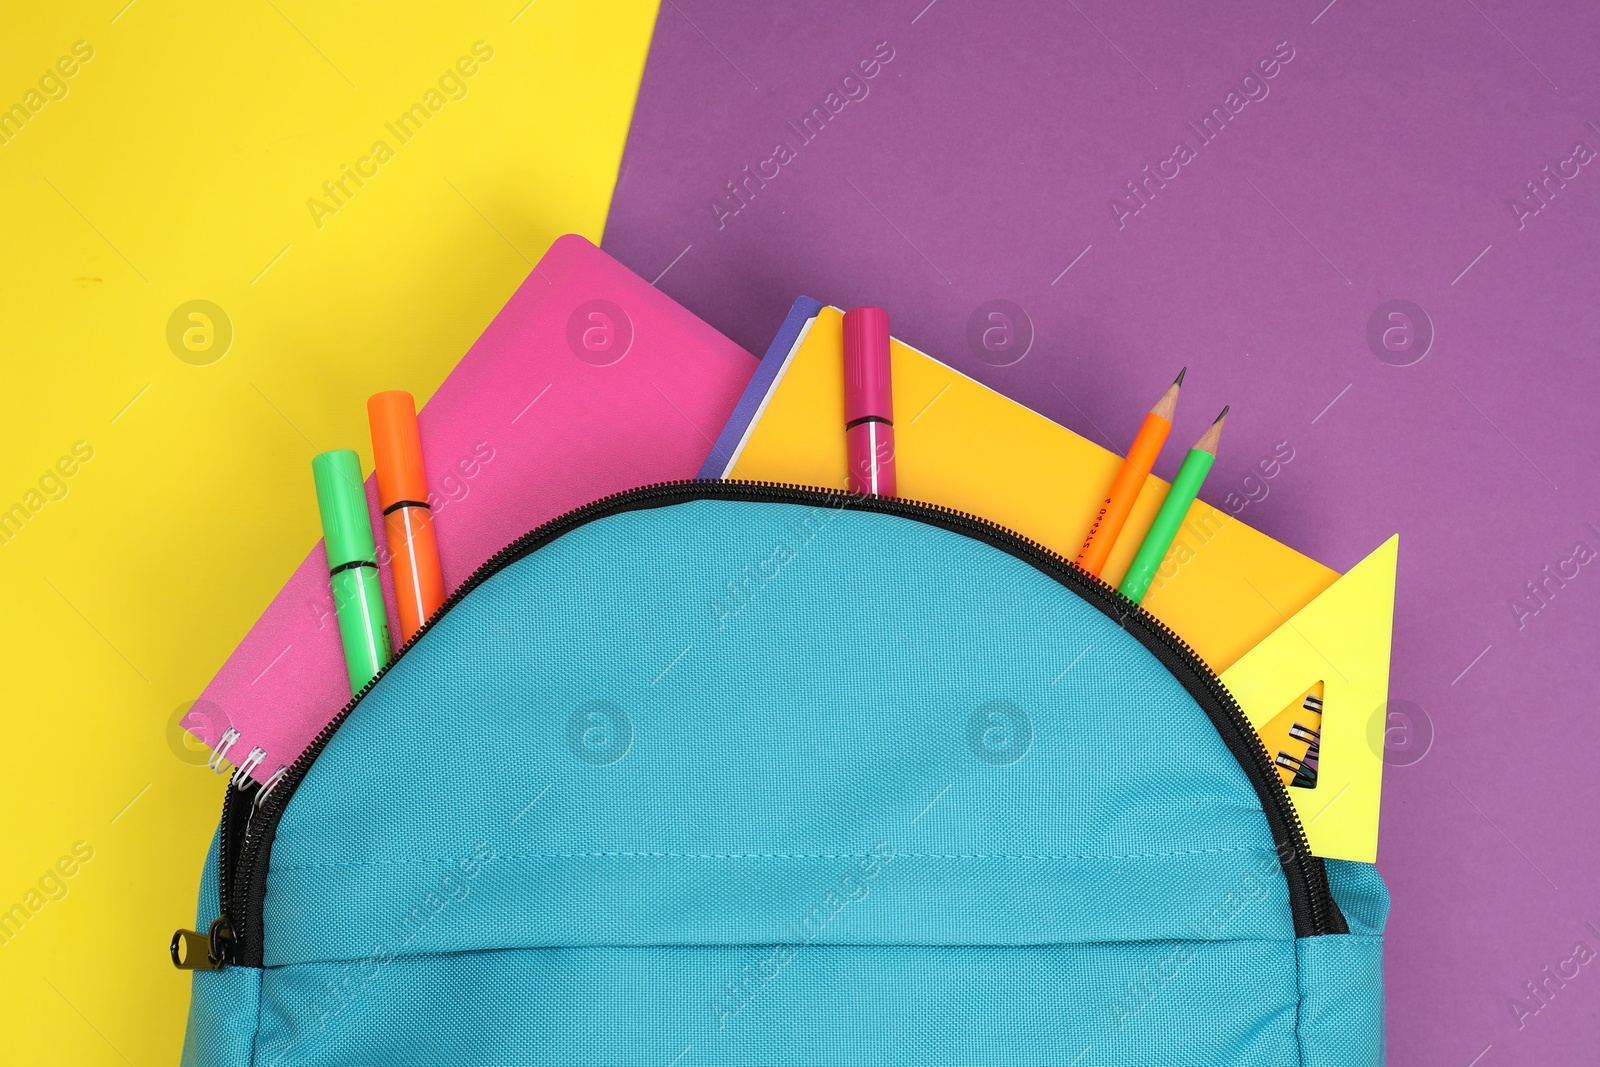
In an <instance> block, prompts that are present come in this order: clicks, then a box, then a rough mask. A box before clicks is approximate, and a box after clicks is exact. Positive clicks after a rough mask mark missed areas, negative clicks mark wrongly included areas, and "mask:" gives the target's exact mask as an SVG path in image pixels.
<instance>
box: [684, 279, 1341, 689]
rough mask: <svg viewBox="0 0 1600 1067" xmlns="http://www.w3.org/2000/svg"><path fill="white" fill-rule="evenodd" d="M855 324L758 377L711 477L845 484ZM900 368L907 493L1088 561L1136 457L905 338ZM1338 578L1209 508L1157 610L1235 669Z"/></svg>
mask: <svg viewBox="0 0 1600 1067" xmlns="http://www.w3.org/2000/svg"><path fill="white" fill-rule="evenodd" d="M813 306H815V305H813ZM792 318H793V317H791V321H792ZM842 319H843V313H842V312H840V311H839V310H838V309H836V308H829V307H825V308H822V309H821V310H820V311H818V312H817V314H816V317H815V318H814V319H811V320H810V322H809V323H808V324H806V325H803V326H802V327H801V336H800V337H799V339H798V341H797V343H796V344H795V345H794V346H793V347H792V348H790V349H789V350H788V355H787V359H786V360H785V357H784V354H783V353H782V352H769V353H768V355H767V357H766V360H763V363H764V364H765V363H766V362H767V361H768V360H772V359H773V358H774V357H776V358H777V359H779V360H780V361H784V362H783V365H782V366H781V367H777V368H776V369H777V374H776V377H773V376H772V374H771V373H770V372H769V373H768V374H767V375H762V374H761V373H760V372H758V374H757V378H756V382H757V383H759V382H761V381H762V379H763V377H766V378H767V379H769V380H770V382H771V384H770V386H769V388H768V389H767V392H766V395H765V398H764V400H765V402H764V404H761V405H760V406H758V407H755V408H753V410H751V411H750V415H751V416H752V417H751V418H750V420H749V421H748V423H747V424H745V425H744V426H739V427H734V432H733V433H732V434H729V437H730V438H733V437H734V436H735V435H736V437H737V439H736V440H735V441H734V442H733V447H732V455H731V458H730V459H729V460H728V461H727V462H726V463H725V464H724V465H723V468H722V469H721V470H720V471H715V472H708V473H713V474H720V475H721V476H723V477H728V478H755V479H767V480H773V481H784V482H792V483H796V484H800V485H816V486H824V487H833V488H839V489H843V488H844V487H845V451H844V432H843V429H842V424H841V419H842V412H843V411H844V348H843V344H844V342H843V335H842V332H841V330H842V326H841V320H842ZM780 340H781V338H780ZM775 347H776V346H775ZM891 360H892V364H893V371H894V407H895V427H894V432H895V468H896V476H897V478H898V481H899V491H900V495H901V496H903V497H906V498H908V499H911V500H923V501H927V502H928V503H931V504H943V505H944V506H946V507H951V508H957V509H959V510H961V511H967V512H971V513H972V514H974V515H979V516H982V517H983V518H986V519H989V520H990V521H992V522H997V523H999V524H1000V525H1002V526H1006V527H1009V528H1010V529H1012V530H1015V531H1016V532H1018V533H1020V534H1022V535H1024V536H1025V537H1030V538H1032V539H1033V540H1035V541H1038V542H1039V543H1040V544H1043V545H1045V546H1047V547H1049V548H1051V549H1053V550H1055V551H1056V552H1059V553H1060V554H1061V555H1063V556H1066V557H1067V558H1068V559H1071V558H1073V557H1074V556H1076V555H1077V553H1078V548H1079V547H1080V546H1081V545H1082V544H1083V537H1084V534H1085V533H1086V532H1087V530H1088V526H1089V520H1090V517H1091V516H1092V515H1093V514H1094V511H1095V508H1096V507H1098V506H1099V503H1100V500H1101V498H1102V497H1103V496H1104V494H1105V490H1106V487H1107V486H1109V485H1110V484H1111V480H1112V479H1113V478H1114V477H1115V476H1116V473H1117V468H1118V466H1119V465H1120V464H1121V462H1122V457H1120V456H1118V455H1116V454H1115V453H1113V452H1109V451H1107V450H1106V449H1104V448H1101V447H1100V446H1099V445H1097V444H1095V443H1094V442H1092V441H1088V440H1086V439H1084V438H1082V437H1079V436H1078V435H1077V434H1075V433H1073V432H1072V431H1071V430H1069V429H1067V428H1066V427H1064V426H1062V425H1060V424H1059V423H1056V422H1052V421H1051V420H1050V419H1047V418H1045V417H1044V416H1043V415H1040V414H1039V413H1038V412H1036V411H1033V410H1031V409H1029V408H1026V407H1024V406H1022V405H1021V404H1019V403H1017V402H1016V401H1014V400H1009V399H1007V398H1006V397H1004V396H1001V395H1000V394H999V393H997V392H995V391H994V390H993V389H990V388H989V387H987V386H985V385H981V384H979V383H978V382H975V381H973V380H972V379H971V378H968V377H967V376H966V375H964V374H961V373H960V372H959V371H955V370H952V369H951V368H949V367H947V366H945V365H944V364H943V363H940V362H939V361H938V360H936V359H934V358H933V357H931V356H929V355H926V354H925V353H922V352H918V351H917V350H916V349H914V348H911V347H910V346H908V345H904V344H901V343H900V342H899V341H895V342H893V345H892V356H891ZM741 410H744V406H743V405H741ZM738 417H739V415H738V413H736V414H735V418H738ZM1132 432H1133V431H1132V429H1130V430H1129V436H1130V439H1131V436H1132ZM716 455H717V453H715V452H714V453H713V456H714V457H715V456H716ZM1166 486H1167V483H1166V482H1164V481H1162V480H1161V479H1160V478H1157V477H1155V476H1154V475H1152V476H1151V477H1150V479H1149V480H1148V481H1147V482H1146V484H1145V487H1144V490H1143V491H1142V492H1141V493H1140V494H1139V500H1138V503H1137V504H1136V505H1135V506H1134V509H1133V514H1132V515H1130V516H1129V517H1128V524H1127V526H1126V528H1125V531H1124V533H1123V535H1122V537H1121V538H1120V539H1119V540H1118V541H1117V547H1116V550H1115V551H1114V552H1112V554H1111V559H1110V560H1109V561H1108V562H1107V564H1106V567H1105V570H1104V571H1103V572H1102V574H1101V577H1102V578H1104V579H1105V580H1106V581H1107V582H1109V583H1111V584H1112V585H1115V584H1116V583H1117V581H1118V580H1119V579H1120V578H1121V577H1122V573H1123V571H1125V570H1127V568H1128V563H1129V561H1130V560H1132V559H1133V554H1134V552H1135V551H1136V550H1137V549H1138V547H1139V544H1138V542H1139V538H1138V533H1139V531H1142V530H1144V529H1145V528H1146V527H1148V526H1149V525H1150V520H1151V519H1152V518H1154V517H1155V513H1156V509H1157V508H1158V507H1160V506H1161V501H1162V498H1163V497H1164V496H1165V495H1166ZM1338 577H1339V575H1338V573H1337V572H1335V571H1333V570H1330V569H1329V568H1327V567H1324V566H1323V565H1322V564H1320V563H1318V562H1317V561H1316V560H1313V559H1311V558H1310V557H1308V556H1303V555H1301V554H1300V553H1298V552H1296V551H1295V550H1294V549H1292V548H1289V547H1287V546H1286V545H1282V544H1279V543H1278V542H1277V541H1274V540H1273V539H1272V538H1270V537H1268V536H1267V535H1265V534H1263V533H1261V532H1259V531H1257V530H1253V529H1251V528H1250V527H1249V526H1246V525H1245V524H1244V523H1242V522H1240V521H1239V520H1238V519H1235V518H1234V517H1233V516H1231V515H1229V514H1227V513H1226V512H1223V511H1219V510H1218V509H1216V508H1214V507H1212V506H1211V505H1209V504H1206V503H1204V502H1202V501H1198V500H1197V501H1195V503H1194V506H1193V507H1191V508H1190V509H1189V515H1188V518H1186V519H1185V520H1184V524H1183V528H1182V530H1181V532H1180V533H1179V534H1178V537H1177V540H1176V541H1175V542H1174V543H1173V547H1172V551H1171V552H1170V553H1169V554H1168V556H1167V558H1166V560H1165V561H1164V562H1163V563H1162V565H1161V569H1160V571H1159V572H1158V573H1157V575H1156V578H1155V581H1153V582H1152V583H1151V585H1150V593H1149V595H1148V596H1147V597H1146V598H1145V601H1144V606H1145V607H1146V608H1147V609H1149V611H1150V612H1151V613H1152V614H1154V615H1155V616H1156V618H1158V619H1160V620H1161V621H1162V622H1165V623H1166V624H1167V625H1168V626H1170V627H1172V629H1173V630H1174V631H1175V632H1176V633H1177V634H1178V635H1179V636H1180V637H1182V638H1183V639H1184V640H1186V641H1188V642H1189V644H1190V645H1192V646H1193V647H1194V650H1195V651H1196V652H1197V653H1199V655H1200V658H1201V659H1203V660H1205V661H1206V662H1207V663H1208V664H1210V665H1211V667H1212V669H1213V670H1216V671H1218V672H1221V671H1223V670H1226V669H1227V668H1228V667H1229V666H1230V665H1231V664H1232V663H1233V662H1234V661H1235V660H1237V659H1238V658H1239V657H1240V656H1242V655H1244V654H1245V653H1246V652H1247V651H1249V650H1250V649H1251V648H1253V647H1255V645H1257V644H1258V643H1260V642H1261V641H1262V640H1263V639H1264V638H1265V637H1266V636H1267V635H1268V634H1270V633H1272V632H1273V631H1274V630H1276V629H1277V628H1278V627H1279V626H1281V625H1283V623H1284V621H1285V620H1286V619H1287V618H1288V617H1289V616H1291V615H1293V614H1294V613H1295V612H1297V611H1299V610H1300V609H1301V608H1302V607H1304V606H1305V605H1306V604H1309V603H1310V602H1311V600H1312V599H1313V598H1314V597H1316V595H1317V594H1318V593H1321V592H1322V591H1323V590H1324V589H1326V588H1328V587H1329V586H1330V585H1332V584H1333V582H1334V580H1335V579H1337V578H1338ZM1291 695H1292V694H1291ZM1285 699H1286V700H1287V699H1288V698H1287V697H1286V698H1285ZM1279 707H1282V704H1280V705H1279Z"/></svg>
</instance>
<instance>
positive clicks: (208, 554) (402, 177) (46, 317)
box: [0, 0, 656, 1067]
mask: <svg viewBox="0 0 1600 1067" xmlns="http://www.w3.org/2000/svg"><path fill="white" fill-rule="evenodd" d="M125 2H126V0H107V2H105V3H96V4H55V3H52V4H39V5H32V6H30V7H29V8H28V9H27V11H26V15H24V14H23V13H22V11H21V9H17V10H13V11H11V12H9V13H8V16H7V18H6V31H7V32H6V33H5V34H4V35H3V36H0V106H3V107H9V106H10V104H12V103H20V102H23V100H24V96H25V94H26V93H27V92H28V90H29V89H30V88H32V87H36V86H37V83H38V80H39V79H40V77H41V76H42V75H44V74H45V73H46V71H47V70H49V69H51V67H52V65H53V64H54V63H55V61H56V60H57V59H58V58H59V57H61V56H64V55H68V54H69V53H70V51H71V48H72V46H73V44H74V42H77V41H86V42H87V43H88V44H89V45H90V46H91V47H92V48H93V49H94V56H93V58H92V59H91V60H90V61H88V62H87V63H84V64H83V65H82V66H81V68H80V69H79V70H78V71H77V73H76V74H75V75H74V76H73V77H71V78H69V79H63V81H64V82H65V84H66V87H67V94H66V96H65V97H64V98H62V99H59V100H52V101H50V102H49V103H48V104H46V105H45V106H44V107H43V108H41V109H40V110H39V111H38V112H37V113H36V114H34V115H33V116H32V118H31V120H30V121H28V122H27V124H26V125H25V126H24V128H23V129H22V131H21V133H20V134H17V135H16V136H14V137H13V138H12V139H11V140H10V142H9V143H5V144H0V205H3V206H0V219H3V225H4V228H5V240H4V243H3V245H0V247H3V248H4V252H5V255H4V260H3V263H0V271H3V272H4V274H3V277H0V359H3V361H4V376H5V385H6V387H5V388H4V389H3V390H0V510H3V509H9V508H10V507H11V506H12V505H13V504H23V505H24V507H26V504H27V502H28V501H29V500H30V499H32V500H33V501H35V502H37V501H38V500H42V499H45V497H44V494H43V493H42V492H41V493H40V495H39V496H38V497H36V498H29V497H28V496H27V494H28V493H29V492H30V490H37V489H39V481H40V478H41V477H42V476H44V475H45V473H46V472H47V471H49V470H51V469H52V467H53V465H54V464H55V463H56V462H57V460H58V459H59V458H60V457H62V456H66V455H69V454H70V452H71V449H72V447H73V445H74V443H75V442H78V441H84V442H87V443H88V446H89V447H92V449H93V458H92V459H91V460H90V461H88V462H87V463H84V464H82V465H81V467H79V469H77V470H76V472H75V473H74V474H73V475H72V476H71V477H70V478H65V479H62V482H63V483H64V485H65V488H66V495H65V496H64V497H61V498H60V499H55V500H47V501H46V502H45V503H44V505H43V506H42V507H40V508H39V509H38V511H37V513H35V514H32V515H31V517H30V518H29V519H28V520H27V522H26V524H25V525H24V526H23V527H22V529H21V530H20V532H19V533H16V534H15V536H13V537H12V538H11V540H10V541H9V542H8V543H5V544H0V602H3V604H4V611H3V615H0V619H3V622H0V626H3V628H4V629H3V632H0V650H3V651H0V656H3V660H0V663H3V672H4V673H3V677H4V685H5V695H6V699H5V703H4V706H5V714H6V717H7V730H6V732H5V744H4V745H0V911H4V910H6V909H9V908H10V907H11V906H12V905H13V904H23V903H24V902H25V901H26V900H27V899H28V894H29V892H30V890H37V889H38V888H39V886H40V880H41V878H46V876H47V875H48V874H49V872H51V871H52V870H53V869H54V865H55V864H56V863H57V861H58V860H60V859H61V858H62V857H64V856H70V855H71V852H72V849H73V846H74V844H75V843H77V842H80V841H81V842H86V843H87V846H88V847H90V848H92V849H93V850H94V851H93V858H92V859H91V860H90V861H88V862H87V863H84V864H81V866H78V867H77V868H76V869H75V873H74V874H73V875H72V876H71V877H70V878H62V879H61V881H60V883H55V882H51V881H50V880H49V879H48V878H46V882H47V884H48V885H49V886H50V887H51V888H52V889H53V890H54V891H55V892H56V893H57V895H59V894H60V887H61V886H62V885H64V886H65V888H66V895H65V896H64V897H61V898H60V899H55V900H48V902H47V903H45V904H44V905H43V906H42V907H40V908H39V910H38V911H37V913H35V914H33V915H32V917H31V918H30V919H29V920H28V921H27V922H26V923H25V924H24V925H23V926H22V928H21V929H20V931H17V932H15V933H13V934H11V936H10V939H9V941H8V942H6V943H4V944H0V1035H3V1036H0V1042H3V1046H4V1058H5V1059H6V1061H7V1062H18V1063H23V1062H47V1061H48V1062H59V1063H74V1064H123V1063H133V1064H136V1065H139V1067H144V1065H146V1064H159V1063H174V1062H176V1061H177V1058H178V1052H179V1049H180V1047H181V1042H182V1031H183V1025H184V1018H185V1012H186V1008H187V1002H188V996H189V980H188V977H187V975H183V974H180V973H179V972H177V971H175V970H174V969H173V968H172V966H171V964H170V962H169V961H168V959H167V941H168V939H169V937H170V936H171V933H172V931H173V929H174V928H175V927H178V926H180V925H182V926H188V925H192V924H193V922H194V918H195V916H194V911H195V907H194V905H195V889H196V884H197V881H198V876H199V871H200V865H201V862H202V859H203V857H204V851H205V848H206V845H207V842H208V841H209V839H210V836H211V833H212V831H213V829H214V827H215V824H216V820H217V816H218V813H219V807H220V801H221V796H222V787H223V779H222V778H219V777H217V776H215V775H213V774H212V773H211V772H209V771H208V770H206V769H205V766H204V753H203V752H198V751H196V750H195V749H194V748H192V747H187V746H186V745H185V744H184V743H183V741H182V740H181V738H180V736H179V735H178V734H177V732H176V731H175V730H174V729H173V726H172V724H173V723H174V722H175V719H176V717H177V715H178V714H180V713H181V709H182V708H183V706H184V705H185V704H186V702H188V701H191V700H193V699H194V698H195V697H196V696H197V695H198V694H199V692H200V690H201V689H202V687H203V686H204V685H205V683H206V682H207V681H208V680H209V678H210V677H211V674H212V673H213V672H214V671H215V669H216V668H217V666H218V665H219V664H220V663H221V662H222V660H223V659H224V658H225V657H226V656H227V654H228V653H229V651H231V649H232V648H233V646H234V645H235V644H236V643H237V642H238V640H239V639H240V638H241V637H242V636H243V634H244V632H245V630H246V629H247V628H248V626H249V624H250V623H251V622H252V621H253V620H254V619H255V617H256V616H257V614H258V613H259V612H260V611H261V610H262V609H263V608H264V607H265V606H266V604H267V602H268V600H269V599H270V598H271V596H272V594H273V593H274V592H275V591H276V590H277V589H278V587H279V586H280V585H281V584H282V583H283V581H284V580H285V579H286V578H287V577H288V575H289V574H290V572H291V571H292V570H293V568H294V567H295V565H296V564H297V563H298V562H299V561H300V560H301V559H302V558H303V557H304V555H305V553H306V551H307V549H308V548H309V547H310V546H311V544H312V543H313V542H314V541H315V540H316V537H317V527H316V521H317V520H316V508H315V506H314V498H313V496H312V490H311V478H310V463H309V461H310V458H311V456H312V454H313V453H314V452H315V451H318V450H322V449H327V448H334V447H353V448H356V449H357V450H358V451H360V452H361V454H362V459H363V464H364V465H365V466H367V467H368V468H370V464H371V449H370V442H369V440H368V437H367V429H366V417H365V409H364V401H365V398H366V396H367V395H368V394H369V393H371V392H374V391H376V390H378V389H382V388H406V389H410V390H412V391H413V392H414V393H416V394H417V397H418V400H419V401H420V400H422V399H425V398H426V397H427V396H428V395H429V394H430V393H431V392H432V390H433V389H434V388H435V387H436V386H437V385H438V383H439V382H440V380H441V379H442V378H443V377H444V375H445V374H446V373H447V372H448V370H449V368H450V367H451V366H452V365H454V363H455V361H456V360H457V359H458V358H459V357H460V356H461V354H462V353H463V352H465V350H466V349H467V347H468V346H469V345H470V344H471V342H472V341H473V340H474V339H475V338H476V337H477V335H478V333H479V332H480V331H481V330H482V329H483V327H484V326H485V325H486V324H487V323H488V322H489V320H490V319H491V318H492V317H493V316H494V313H495V311H496V310H498V309H499V307H500V306H501V304H502V303H503V302H504V301H505V300H506V298H507V297H508V296H509V295H510V294H511V292H512V291H513V290H514V289H515V287H516V286H517V284H518V283H519V282H520V281H521V279H522V278H523V277H524V276H525V275H526V274H527V273H528V270H529V268H530V266H531V264H532V263H533V262H534V261H535V260H537V259H538V257H539V256H540V255H541V254H542V253H543V251H544V250H545V248H546V247H547V246H548V245H549V243H550V241H551V240H553V239H554V238H555V237H556V236H558V235H560V234H562V233H564V232H568V231H572V232H577V233H581V234H584V235H586V236H588V237H589V238H590V239H592V240H595V241H598V240H599V238H600V234H601V230H602V228H603V225H604V222H605V213H606V209H607V206H608V204H609V201H610V197H611V191H612V187H613V184H614V182H615V177H616V169H617V163H618V161H619V159H620V155H621V150H622V143H623V138H624V135H625V133H626V128H627V123H628V120H629V118H630V115H631V112H632V107H633V100H634V95H635V93H636V91H637V88H638V83H639V76H640V72H641V70H642V68H643V63H644V55H645V50H646V48H647V46H648V43H649V36H650V31H651V28H652V26H653V24H654V19H655V15H656V4H655V3H654V2H651V0H535V2H533V3H526V0H507V2H504V3H486V2H485V3H480V2H470V0H468V2H463V0H457V2H453V3H450V4H437V5H421V4H418V5H410V6H406V7H403V8H402V9H400V10H396V9H395V8H394V7H393V6H389V5H379V4H376V3H357V4H340V5H334V4H326V3H320V4H311V3H306V2H303V0H270V2H269V0H244V2H242V3H240V4H237V5H235V4H226V5H224V4H214V3H212V4H207V3H198V2H193V0H181V2H174V0H135V2H134V3H132V4H131V5H127V6H126V7H124V4H125ZM476 41H484V42H487V44H488V45H489V46H491V47H492V48H493V49H494V58H493V59H492V60H490V61H488V62H487V63H483V64H482V65H481V67H480V68H479V70H478V72H477V73H476V74H475V75H474V76H473V77H471V78H470V79H463V80H464V81H465V82H466V85H467V95H466V96H465V97H464V98H463V99H460V100H452V101H450V102H449V103H448V104H447V105H445V106H444V107H442V108H441V109H440V110H439V111H438V112H437V113H436V114H434V115H433V116H432V118H431V119H430V120H429V122H428V123H427V125H426V126H425V127H424V129H423V130H422V132H421V133H420V134H418V135H416V136H415V137H414V138H413V139H412V140H411V141H410V143H408V144H404V145H400V144H398V143H397V142H396V139H395V138H394V137H393V135H392V134H389V133H388V131H386V130H385V129H384V123H385V122H386V121H392V120H394V119H395V118H397V117H398V116H399V115H400V114H401V113H402V112H404V111H406V110H407V109H408V108H409V107H410V106H411V104H413V103H415V102H418V101H419V100H421V99H422V96H423V94H424V93H425V92H426V91H427V90H428V89H429V88H431V87H434V86H435V84H436V83H437V81H438V79H439V77H440V75H441V74H443V73H444V72H445V71H446V70H447V69H448V68H449V67H450V66H451V64H453V63H454V62H455V61H456V60H457V58H458V57H460V56H463V55H467V54H469V52H470V49H471V47H472V45H473V43H474V42H476ZM52 88H53V86H52ZM57 91H58V90H57ZM379 139H382V140H385V141H387V142H389V144H390V147H391V148H392V149H393V150H394V153H395V156H394V158H393V159H392V160H390V161H389V162H387V163H385V164H384V165H383V166H382V167H381V168H380V169H379V171H378V174H377V175H376V176H375V177H372V178H371V179H369V181H368V184H367V185H366V186H364V187H362V188H360V189H359V190H356V192H355V194H354V195H353V196H351V197H350V198H349V199H348V201H347V203H346V204H345V206H344V207H343V208H341V210H340V211H339V212H338V213H337V214H336V215H333V216H329V217H325V218H324V219H323V220H322V226H321V228H320V229H319V228H318V227H317V225H316V224H315V223H314V221H313V217H312V214H311V212H310V211H309V210H308V208H307V206H306V201H307V199H308V198H310V197H313V196H319V195H321V192H320V190H321V185H322V183H323V182H324V181H327V180H330V179H334V178H336V177H338V176H339V173H340V167H341V165H343V164H354V163H355V162H356V160H357V159H358V158H359V157H361V156H363V155H366V154H367V153H368V152H369V150H370V148H371V145H372V143H373V142H374V141H376V140H379ZM197 299H198V300H208V301H211V302H212V303H214V304H216V305H217V306H219V307H220V308H222V309H223V311H224V313H225V314H226V316H227V318H228V320H229V321H230V322H231V324H232V330H233V340H232V344H231V347H230V349H229V350H228V351H227V352H226V354H225V355H224V356H223V357H222V358H221V359H220V360H217V361H216V362H212V363H210V364H208V365H201V366H197V365H193V364H191V363H188V362H185V361H183V360H180V359H179V358H178V357H177V356H176V355H175V354H174V352H173V351H172V349H170V348H169V346H168V341H167V324H168V319H169V317H170V316H171V315H172V313H173V312H174V310H175V309H177V308H178V307H179V305H181V304H184V303H186V302H188V301H191V300H197ZM211 355H214V349H213V351H212V352H202V353H200V354H199V355H198V356H197V357H195V358H200V359H202V360H203V359H205V358H209V356H211ZM67 466H68V467H70V466H71V465H70V464H68V465H67ZM46 484H47V486H48V487H49V488H50V489H51V491H52V492H55V493H56V494H58V495H59V493H60V491H61V490H60V488H59V487H58V486H57V485H56V483H54V482H50V481H49V480H48V479H47V481H46ZM67 866H68V867H70V866H71V864H67ZM33 899H34V900H35V901H37V900H41V899H44V898H43V895H42V893H41V896H40V897H36V898H33Z"/></svg>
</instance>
